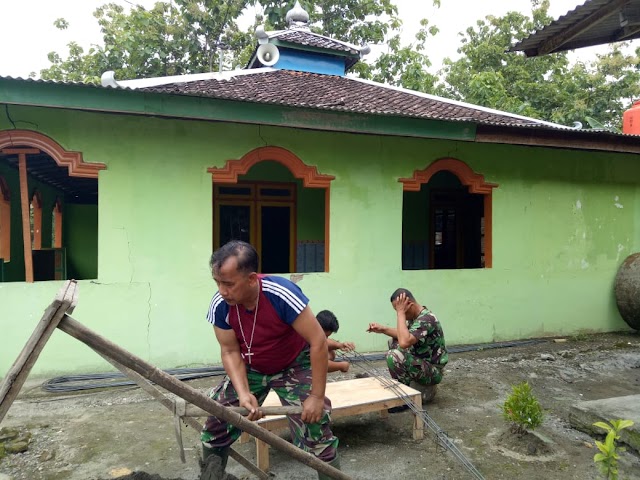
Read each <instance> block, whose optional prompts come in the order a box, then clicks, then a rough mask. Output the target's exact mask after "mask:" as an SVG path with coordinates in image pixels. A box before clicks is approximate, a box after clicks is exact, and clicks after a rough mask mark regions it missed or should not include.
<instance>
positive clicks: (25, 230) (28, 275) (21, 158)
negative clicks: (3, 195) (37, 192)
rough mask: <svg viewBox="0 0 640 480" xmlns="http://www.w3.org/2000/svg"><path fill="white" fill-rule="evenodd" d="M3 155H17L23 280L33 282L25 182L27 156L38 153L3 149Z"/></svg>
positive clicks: (17, 149) (27, 150) (26, 185)
mask: <svg viewBox="0 0 640 480" xmlns="http://www.w3.org/2000/svg"><path fill="white" fill-rule="evenodd" d="M1 151H2V153H3V154H5V155H18V167H19V172H20V210H21V212H22V247H23V251H24V279H25V281H26V282H29V283H31V282H33V257H32V254H31V228H30V223H29V185H28V181H27V155H28V154H31V155H35V154H38V153H40V150H38V149H37V148H3V149H2V150H1Z"/></svg>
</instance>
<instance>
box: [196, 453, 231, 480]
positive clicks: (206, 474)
mask: <svg viewBox="0 0 640 480" xmlns="http://www.w3.org/2000/svg"><path fill="white" fill-rule="evenodd" d="M227 460H229V447H227V448H223V449H213V448H209V447H206V446H204V445H203V446H202V462H201V463H200V480H223V478H225V474H224V469H225V468H227Z"/></svg>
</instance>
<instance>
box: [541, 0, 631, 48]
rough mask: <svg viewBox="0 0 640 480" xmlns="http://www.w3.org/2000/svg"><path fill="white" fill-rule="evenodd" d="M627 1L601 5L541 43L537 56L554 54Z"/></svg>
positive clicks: (615, 1)
mask: <svg viewBox="0 0 640 480" xmlns="http://www.w3.org/2000/svg"><path fill="white" fill-rule="evenodd" d="M629 1H630V0H613V1H611V2H609V3H607V4H606V5H603V6H602V7H600V8H599V9H598V10H596V11H595V12H593V13H592V14H591V15H589V16H588V17H586V18H583V19H582V20H580V21H579V22H578V23H576V24H574V25H572V26H571V27H569V28H567V29H566V30H564V31H562V32H560V33H559V34H557V35H554V36H552V37H551V38H550V39H548V40H546V41H544V42H542V43H541V44H540V47H539V48H538V55H547V54H549V53H553V52H555V51H556V50H557V49H559V48H560V47H562V45H564V44H565V43H567V42H568V41H570V40H571V39H573V38H575V37H577V36H578V35H580V34H581V33H584V32H585V31H587V30H589V29H590V28H591V27H593V26H594V25H596V24H598V23H600V22H601V21H603V20H604V19H605V18H607V17H608V16H609V15H611V14H612V13H614V12H616V11H617V10H619V9H620V8H621V7H623V6H624V5H626V4H627V3H629Z"/></svg>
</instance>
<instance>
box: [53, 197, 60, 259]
mask: <svg viewBox="0 0 640 480" xmlns="http://www.w3.org/2000/svg"><path fill="white" fill-rule="evenodd" d="M51 247H52V248H62V203H61V202H60V199H56V202H55V203H54V204H53V210H52V211H51Z"/></svg>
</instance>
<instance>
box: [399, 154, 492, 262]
mask: <svg viewBox="0 0 640 480" xmlns="http://www.w3.org/2000/svg"><path fill="white" fill-rule="evenodd" d="M442 170H446V171H448V172H450V173H453V174H454V175H455V176H456V177H458V180H460V183H462V184H463V185H465V186H466V187H468V189H469V193H477V194H481V195H483V201H484V268H491V267H492V266H493V228H492V226H493V221H492V217H493V208H492V204H493V201H492V193H493V189H494V188H497V187H498V184H497V183H489V182H486V181H485V179H484V176H483V175H481V174H479V173H475V172H474V171H473V170H472V169H471V168H470V167H469V166H468V165H467V164H466V163H464V162H463V161H461V160H458V159H455V158H441V159H439V160H436V161H434V162H433V163H431V164H430V165H429V166H428V167H427V168H425V169H424V170H415V171H414V172H413V176H412V177H411V178H399V179H398V182H400V183H402V190H403V191H405V192H419V191H420V188H421V186H422V184H423V183H429V180H431V177H433V176H434V175H435V174H436V173H438V172H441V171H442ZM430 255H431V254H430Z"/></svg>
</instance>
